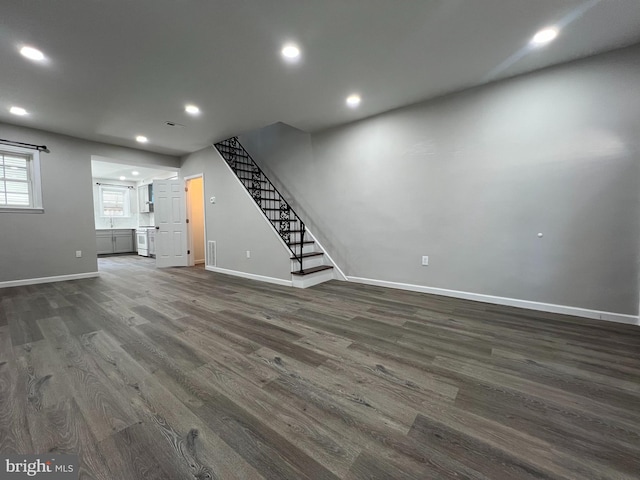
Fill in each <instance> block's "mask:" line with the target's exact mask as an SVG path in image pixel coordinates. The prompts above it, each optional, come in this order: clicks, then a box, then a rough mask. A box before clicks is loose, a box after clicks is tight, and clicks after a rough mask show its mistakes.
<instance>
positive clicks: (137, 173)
mask: <svg viewBox="0 0 640 480" xmlns="http://www.w3.org/2000/svg"><path fill="white" fill-rule="evenodd" d="M131 175H133V176H134V177H135V176H136V175H140V172H139V171H137V170H134V171H133V172H131Z"/></svg>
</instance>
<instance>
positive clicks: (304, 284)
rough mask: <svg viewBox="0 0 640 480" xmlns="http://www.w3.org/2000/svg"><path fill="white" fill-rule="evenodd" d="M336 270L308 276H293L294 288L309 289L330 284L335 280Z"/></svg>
mask: <svg viewBox="0 0 640 480" xmlns="http://www.w3.org/2000/svg"><path fill="white" fill-rule="evenodd" d="M334 270H335V269H331V270H322V271H320V272H315V273H311V274H307V275H291V276H292V277H293V286H294V287H295V288H309V287H313V286H314V285H318V284H320V283H324V282H328V281H329V280H333V279H334V278H335V275H334Z"/></svg>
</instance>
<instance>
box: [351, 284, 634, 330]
mask: <svg viewBox="0 0 640 480" xmlns="http://www.w3.org/2000/svg"><path fill="white" fill-rule="evenodd" d="M347 280H348V281H349V282H355V283H364V284H367V285H376V286H378V287H388V288H397V289H400V290H410V291H412V292H421V293H430V294H433V295H442V296H445V297H455V298H463V299H465V300H474V301H477V302H485V303H493V304H497V305H508V306H510V307H519V308H526V309H529V310H538V311H541V312H551V313H561V314H564V315H575V316H577V317H584V318H593V319H596V320H606V321H608V322H618V323H627V324H630V325H640V321H639V319H638V316H637V315H625V314H622V313H613V312H602V311H599V310H589V309H587V308H579V307H570V306H567V305H554V304H551V303H541V302H532V301H530V300H519V299H517V298H507V297H496V296H493V295H484V294H481V293H471V292H461V291H458V290H447V289H445V288H435V287H426V286H424V285H412V284H409V283H398V282H388V281H386V280H374V279H371V278H361V277H347Z"/></svg>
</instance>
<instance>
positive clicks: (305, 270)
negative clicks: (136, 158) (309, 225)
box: [214, 137, 333, 288]
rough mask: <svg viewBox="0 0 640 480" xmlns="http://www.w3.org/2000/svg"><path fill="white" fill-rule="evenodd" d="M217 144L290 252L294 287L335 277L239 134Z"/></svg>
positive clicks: (301, 224) (219, 150)
mask: <svg viewBox="0 0 640 480" xmlns="http://www.w3.org/2000/svg"><path fill="white" fill-rule="evenodd" d="M214 146H215V148H216V150H218V152H219V153H220V155H221V156H222V158H224V160H225V161H226V162H227V164H228V165H229V167H231V170H233V173H235V175H236V177H238V180H240V182H241V183H242V185H244V188H246V190H247V192H249V195H251V198H253V200H254V202H255V203H256V205H258V207H260V210H262V213H263V214H264V216H265V217H266V218H267V220H269V223H271V225H272V226H273V228H274V229H275V231H276V233H277V234H278V235H279V236H280V238H282V240H283V241H284V243H285V244H286V245H287V247H288V248H289V250H290V251H291V274H292V276H293V284H294V286H299V287H303V288H304V287H307V286H311V285H315V284H317V283H321V282H323V281H326V280H329V279H331V278H333V272H332V269H333V267H332V266H331V265H325V259H324V252H322V251H320V250H319V249H318V246H317V244H316V242H315V240H314V239H313V238H312V237H311V235H310V234H309V232H308V231H307V229H306V227H305V224H304V222H303V221H302V219H301V218H300V217H299V216H298V214H297V213H296V212H295V211H294V210H293V208H291V205H289V203H287V201H286V200H285V199H284V197H283V196H282V195H281V194H280V192H279V191H278V189H277V188H276V187H275V186H274V185H273V183H271V181H270V180H269V179H268V178H267V176H266V175H265V174H264V172H263V171H262V169H261V168H260V167H259V166H258V165H257V164H256V162H254V160H253V158H251V156H250V155H249V153H247V151H246V150H245V149H244V147H243V146H242V145H241V144H240V142H239V141H238V137H232V138H228V139H227V140H223V141H221V142H218V143H216V144H215V145H214Z"/></svg>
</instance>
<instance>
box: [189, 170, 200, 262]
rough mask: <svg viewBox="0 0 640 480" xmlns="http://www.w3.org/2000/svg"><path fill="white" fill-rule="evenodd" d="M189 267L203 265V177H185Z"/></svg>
mask: <svg viewBox="0 0 640 480" xmlns="http://www.w3.org/2000/svg"><path fill="white" fill-rule="evenodd" d="M185 180H186V187H187V218H188V219H189V223H188V224H187V238H188V242H189V266H194V265H200V264H204V263H205V219H204V205H205V203H204V176H203V175H202V174H199V175H193V176H190V177H186V178H185Z"/></svg>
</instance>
